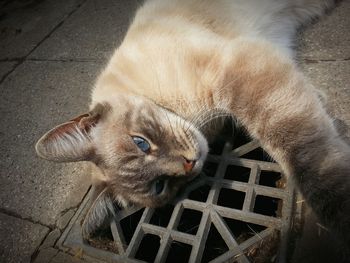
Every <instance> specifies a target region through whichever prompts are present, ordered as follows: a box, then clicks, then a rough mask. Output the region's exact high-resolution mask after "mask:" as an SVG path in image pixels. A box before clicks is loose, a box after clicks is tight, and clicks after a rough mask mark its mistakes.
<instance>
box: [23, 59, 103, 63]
mask: <svg viewBox="0 0 350 263" xmlns="http://www.w3.org/2000/svg"><path fill="white" fill-rule="evenodd" d="M26 61H34V62H82V63H84V62H94V63H102V62H103V61H104V60H102V59H87V58H86V59H85V58H64V59H40V58H28V59H27V60H26Z"/></svg>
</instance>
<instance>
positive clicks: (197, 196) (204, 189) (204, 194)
mask: <svg viewBox="0 0 350 263" xmlns="http://www.w3.org/2000/svg"><path fill="white" fill-rule="evenodd" d="M210 189H211V187H210V186H209V185H207V184H205V185H202V186H200V187H198V188H197V189H195V190H194V191H192V192H191V193H190V194H189V195H188V199H191V200H195V201H199V202H205V201H207V198H208V195H209V191H210Z"/></svg>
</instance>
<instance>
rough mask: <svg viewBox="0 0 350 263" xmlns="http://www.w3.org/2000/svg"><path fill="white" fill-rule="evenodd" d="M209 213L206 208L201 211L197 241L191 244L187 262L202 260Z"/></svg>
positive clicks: (208, 225)
mask: <svg viewBox="0 0 350 263" xmlns="http://www.w3.org/2000/svg"><path fill="white" fill-rule="evenodd" d="M210 223H211V222H210V214H209V210H208V209H206V210H205V211H204V212H203V216H202V219H201V222H200V224H199V228H198V232H197V235H196V238H197V240H196V241H197V242H196V243H194V244H193V248H192V251H191V255H190V259H189V262H195V263H196V262H200V261H201V260H202V256H203V251H204V246H205V242H206V240H207V238H208V234H209V227H210Z"/></svg>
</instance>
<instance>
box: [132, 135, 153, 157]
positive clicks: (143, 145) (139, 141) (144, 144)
mask: <svg viewBox="0 0 350 263" xmlns="http://www.w3.org/2000/svg"><path fill="white" fill-rule="evenodd" d="M132 139H133V141H134V143H135V144H136V145H137V147H139V148H140V150H141V151H143V152H145V153H147V152H149V150H150V149H151V146H150V145H149V143H148V141H146V140H145V139H144V138H141V137H137V136H133V137H132Z"/></svg>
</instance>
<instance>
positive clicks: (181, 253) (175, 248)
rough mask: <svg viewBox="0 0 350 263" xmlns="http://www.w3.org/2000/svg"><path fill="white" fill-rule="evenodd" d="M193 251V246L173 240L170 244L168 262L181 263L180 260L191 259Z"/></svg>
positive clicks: (186, 260)
mask: <svg viewBox="0 0 350 263" xmlns="http://www.w3.org/2000/svg"><path fill="white" fill-rule="evenodd" d="M191 251H192V246H191V245H188V244H185V243H181V242H177V241H173V242H172V243H171V246H170V250H169V253H168V256H167V259H166V261H165V262H166V263H179V262H188V260H189V259H190V255H191Z"/></svg>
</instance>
